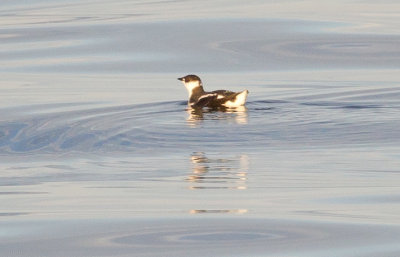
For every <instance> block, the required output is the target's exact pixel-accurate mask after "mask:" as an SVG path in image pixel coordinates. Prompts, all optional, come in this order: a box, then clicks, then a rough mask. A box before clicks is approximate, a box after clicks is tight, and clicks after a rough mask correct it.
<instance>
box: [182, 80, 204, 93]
mask: <svg viewBox="0 0 400 257" xmlns="http://www.w3.org/2000/svg"><path fill="white" fill-rule="evenodd" d="M178 80H180V81H182V82H183V84H184V85H185V87H186V90H187V91H188V93H189V95H192V93H193V90H195V89H196V88H201V89H202V88H203V84H202V83H201V79H200V78H199V77H198V76H196V75H186V76H185V77H182V78H178Z"/></svg>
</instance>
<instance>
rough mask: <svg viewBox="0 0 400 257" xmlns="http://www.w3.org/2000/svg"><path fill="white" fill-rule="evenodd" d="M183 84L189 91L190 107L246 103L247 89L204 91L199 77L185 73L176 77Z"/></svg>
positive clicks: (212, 106)
mask: <svg viewBox="0 0 400 257" xmlns="http://www.w3.org/2000/svg"><path fill="white" fill-rule="evenodd" d="M178 80H180V81H182V82H183V84H184V85H185V87H186V89H187V91H188V93H189V101H188V105H189V106H190V107H192V108H202V107H209V108H221V107H225V108H235V107H239V106H243V105H244V104H245V103H246V99H247V94H248V93H249V91H248V90H243V91H241V92H232V91H228V90H216V91H211V92H206V91H204V89H203V83H202V82H201V79H200V78H199V77H198V76H196V75H186V76H185V77H182V78H178Z"/></svg>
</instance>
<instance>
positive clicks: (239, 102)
mask: <svg viewBox="0 0 400 257" xmlns="http://www.w3.org/2000/svg"><path fill="white" fill-rule="evenodd" d="M248 93H249V91H247V90H244V91H242V92H241V93H240V94H238V95H237V96H236V98H235V101H227V102H226V103H224V106H226V107H228V108H233V107H239V106H243V105H244V104H245V103H246V99H247V94H248Z"/></svg>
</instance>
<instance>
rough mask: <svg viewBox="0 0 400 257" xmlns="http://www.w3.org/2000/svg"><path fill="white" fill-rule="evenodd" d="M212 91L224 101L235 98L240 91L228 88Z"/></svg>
mask: <svg viewBox="0 0 400 257" xmlns="http://www.w3.org/2000/svg"><path fill="white" fill-rule="evenodd" d="M211 93H214V94H217V99H221V100H223V101H230V100H234V99H235V98H236V96H237V95H238V94H240V92H237V93H236V92H232V91H228V90H216V91H212V92H211Z"/></svg>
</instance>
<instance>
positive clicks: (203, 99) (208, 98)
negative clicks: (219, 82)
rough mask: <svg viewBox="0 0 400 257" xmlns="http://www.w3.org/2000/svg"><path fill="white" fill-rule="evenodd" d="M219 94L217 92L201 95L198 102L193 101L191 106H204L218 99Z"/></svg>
mask: <svg viewBox="0 0 400 257" xmlns="http://www.w3.org/2000/svg"><path fill="white" fill-rule="evenodd" d="M217 96H218V95H217V94H216V93H209V94H206V95H203V96H201V97H200V98H199V99H198V100H197V102H195V103H193V104H192V105H191V107H193V108H202V107H204V106H206V105H207V104H208V103H209V102H210V101H212V100H215V99H217Z"/></svg>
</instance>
